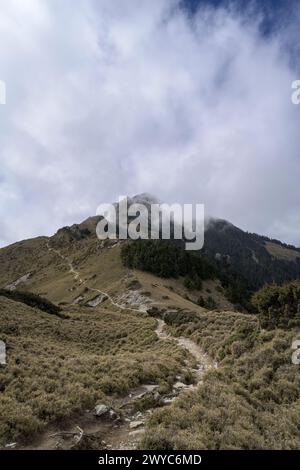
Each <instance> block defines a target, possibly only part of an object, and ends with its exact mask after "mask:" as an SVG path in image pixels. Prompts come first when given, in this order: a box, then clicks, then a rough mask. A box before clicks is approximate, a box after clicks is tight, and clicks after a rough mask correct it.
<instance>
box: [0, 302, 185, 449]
mask: <svg viewBox="0 0 300 470" xmlns="http://www.w3.org/2000/svg"><path fill="white" fill-rule="evenodd" d="M66 313H67V314H68V315H69V316H70V318H69V319H64V320H62V319H59V318H57V317H54V316H53V315H49V314H47V313H44V312H41V311H40V310H38V309H33V308H30V307H28V306H26V305H24V304H22V303H19V302H14V301H11V300H8V299H6V298H4V297H0V337H1V339H3V340H4V341H5V342H6V344H7V361H8V362H7V365H6V366H2V367H1V368H0V389H1V394H0V416H1V420H0V443H2V444H4V443H6V442H8V441H10V440H15V439H17V440H18V441H19V442H20V440H22V439H25V438H26V437H30V438H32V435H33V434H34V433H35V432H37V431H38V430H39V429H41V428H42V427H44V426H45V425H46V424H47V423H49V422H51V421H54V420H61V419H62V418H66V417H69V416H71V415H72V414H74V413H75V412H77V413H78V412H81V411H83V410H85V409H86V408H90V407H92V406H94V405H95V403H96V402H97V401H98V402H99V401H100V402H109V401H110V400H111V399H112V397H113V396H117V395H122V394H124V393H126V392H128V391H129V390H130V389H132V388H134V387H136V386H138V385H139V384H143V383H161V384H163V385H164V386H166V383H168V382H170V383H173V382H174V380H175V375H176V373H178V371H179V370H180V369H181V364H182V363H183V359H184V355H185V354H184V352H183V351H181V350H179V349H178V347H177V346H176V345H174V344H169V343H168V344H166V343H165V342H164V343H163V342H161V341H159V340H157V337H156V335H155V333H154V328H155V321H154V320H153V319H151V318H147V317H145V316H143V315H135V314H134V313H130V312H127V311H122V312H121V313H120V312H116V311H112V310H109V309H105V308H101V309H100V308H99V307H98V308H96V309H87V308H81V309H80V308H78V307H76V308H75V307H74V308H73V307H72V308H71V307H70V308H69V309H67V312H66Z"/></svg>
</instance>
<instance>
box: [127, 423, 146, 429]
mask: <svg viewBox="0 0 300 470" xmlns="http://www.w3.org/2000/svg"><path fill="white" fill-rule="evenodd" d="M143 425H144V421H131V423H130V424H129V427H130V429H136V428H139V427H141V426H143Z"/></svg>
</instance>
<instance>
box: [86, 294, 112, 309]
mask: <svg viewBox="0 0 300 470" xmlns="http://www.w3.org/2000/svg"><path fill="white" fill-rule="evenodd" d="M107 299H108V296H107V295H106V294H99V295H96V297H94V298H93V299H91V300H89V301H88V302H87V303H86V305H87V306H88V307H97V305H99V304H102V302H104V301H105V300H107Z"/></svg>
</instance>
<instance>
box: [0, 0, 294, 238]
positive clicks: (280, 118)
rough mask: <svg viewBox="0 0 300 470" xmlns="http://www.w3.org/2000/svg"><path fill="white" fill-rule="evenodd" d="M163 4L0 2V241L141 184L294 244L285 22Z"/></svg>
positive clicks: (43, 230)
mask: <svg viewBox="0 0 300 470" xmlns="http://www.w3.org/2000/svg"><path fill="white" fill-rule="evenodd" d="M179 5H180V2H179V1H177V0H160V1H157V2H156V1H153V2H149V1H148V0H139V1H138V0H114V2H111V1H109V0H101V2H99V1H96V0H77V2H76V8H75V7H74V2H73V1H71V0H63V1H62V0H59V1H58V0H51V1H50V0H26V2H23V1H21V0H13V1H11V2H7V1H5V0H1V1H0V6H1V19H0V37H1V42H0V78H1V79H2V80H5V82H6V88H7V104H6V105H5V106H0V123H1V125H0V139H1V148H0V162H1V170H0V196H1V201H2V204H1V209H0V211H1V222H2V223H1V229H0V243H1V244H2V245H4V244H7V243H10V242H13V241H15V240H19V239H22V238H26V237H31V236H36V235H41V234H51V233H53V232H54V231H55V230H56V229H57V228H59V227H60V226H62V225H66V224H71V223H74V222H79V221H81V220H82V219H83V218H85V217H87V216H89V215H93V214H94V213H95V211H96V208H97V206H98V205H99V204H100V203H102V202H110V201H111V200H114V199H116V197H117V196H118V195H119V194H127V193H128V194H134V193H138V192H145V191H146V192H151V193H154V194H156V195H157V196H158V197H160V198H162V199H166V200H169V201H175V202H177V201H179V202H199V203H203V202H204V203H205V205H206V210H207V212H208V213H210V214H212V215H214V216H218V217H222V218H227V219H229V220H230V221H231V222H233V223H235V224H237V225H239V226H241V227H242V228H244V229H247V230H249V231H257V232H259V233H264V234H267V235H271V236H274V237H276V238H283V239H284V240H285V241H287V242H293V243H296V244H298V245H300V232H299V210H298V208H299V206H300V192H299V190H297V187H298V185H299V179H300V178H299V177H300V158H299V148H300V133H299V125H300V107H297V106H294V105H292V104H291V99H290V95H291V82H292V81H293V80H295V79H297V78H300V77H297V76H295V74H296V70H297V66H298V65H297V64H295V63H294V61H293V57H294V55H293V47H292V46H293V45H294V44H295V40H296V38H297V32H296V31H297V29H296V26H295V24H294V23H293V22H292V23H289V25H288V27H286V28H285V30H284V31H283V30H280V29H279V30H278V31H277V32H276V34H273V35H270V36H267V37H265V36H263V35H262V34H261V31H260V21H261V16H260V15H259V14H256V15H253V14H252V15H251V16H249V15H247V13H241V12H240V11H239V12H237V11H235V10H234V9H232V8H231V9H228V8H222V7H219V8H213V7H208V6H205V7H204V6H203V7H202V8H200V9H199V10H198V13H197V14H196V15H195V16H194V17H191V16H189V15H187V14H186V12H185V11H184V10H183V9H182V8H180V6H179ZM299 11H300V10H299ZM297 14H299V12H297ZM294 18H295V21H296V20H297V16H296V13H295V15H294Z"/></svg>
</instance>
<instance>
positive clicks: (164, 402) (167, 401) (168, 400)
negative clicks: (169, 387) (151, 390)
mask: <svg viewBox="0 0 300 470" xmlns="http://www.w3.org/2000/svg"><path fill="white" fill-rule="evenodd" d="M175 399H176V397H172V398H164V399H163V401H162V402H163V404H164V405H170V404H171V403H173V401H174V400H175Z"/></svg>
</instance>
